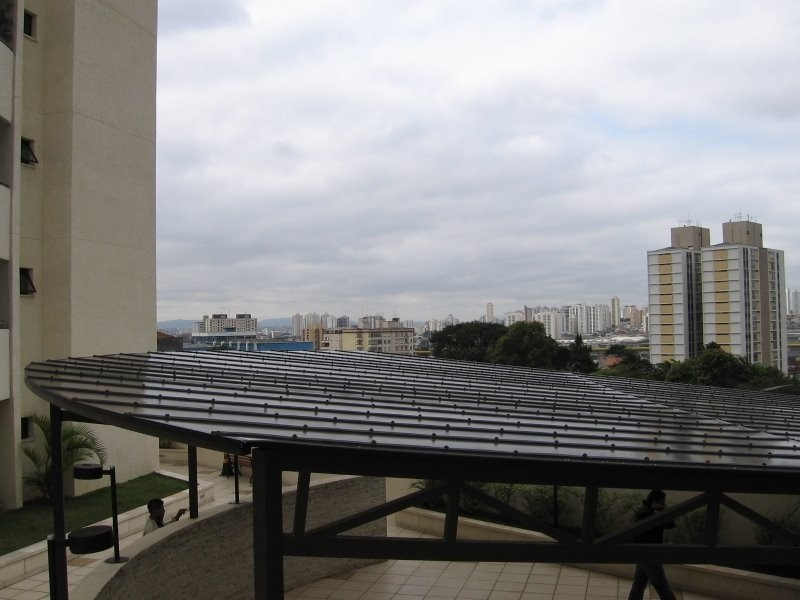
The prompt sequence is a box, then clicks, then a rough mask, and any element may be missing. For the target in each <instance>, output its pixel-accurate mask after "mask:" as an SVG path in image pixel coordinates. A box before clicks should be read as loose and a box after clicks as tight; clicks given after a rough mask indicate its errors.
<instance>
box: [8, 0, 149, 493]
mask: <svg viewBox="0 0 800 600" xmlns="http://www.w3.org/2000/svg"><path fill="white" fill-rule="evenodd" d="M3 5H4V6H5V7H6V9H5V10H6V11H7V14H8V21H9V25H8V27H4V28H3V32H2V39H1V40H0V42H2V43H0V457H2V460H3V463H4V465H5V467H4V469H2V471H1V472H0V504H2V506H3V507H4V508H6V509H10V508H15V507H18V506H20V505H21V504H22V501H23V497H24V494H25V490H24V489H23V486H22V483H21V479H22V476H23V474H24V473H26V472H27V471H28V470H30V469H31V465H30V463H29V461H28V460H27V458H25V457H24V456H23V455H22V453H21V451H20V448H21V447H22V446H23V445H28V444H31V445H38V444H41V440H40V439H38V437H37V434H36V432H34V431H32V428H29V427H28V423H29V421H28V420H27V418H26V417H27V416H28V415H30V414H31V413H34V412H39V413H45V414H47V413H48V405H47V403H45V402H44V401H42V400H40V399H39V398H37V397H36V396H34V395H33V394H32V393H31V392H30V391H29V390H28V389H27V388H26V387H25V384H24V381H23V371H24V368H25V365H27V364H28V363H29V362H31V361H38V360H45V359H51V358H63V357H68V356H87V355H94V354H108V353H117V352H145V351H149V350H154V349H155V348H156V293H155V289H156V287H155V284H156V278H155V232H156V228H155V177H156V169H155V156H156V155H155V151H156V21H157V2H156V1H155V0H142V1H140V2H129V1H128V0H104V1H103V2H79V1H77V0H59V1H58V2H47V1H45V0H26V1H25V2H22V1H21V0H6V1H5V2H3ZM94 429H95V431H96V432H97V433H98V435H99V436H100V438H101V439H103V440H104V441H105V444H106V446H107V447H108V450H109V464H110V465H114V466H115V467H116V471H117V477H118V478H119V479H120V480H125V479H128V478H130V477H133V476H137V475H140V474H143V473H147V472H149V471H152V470H153V469H155V468H157V465H158V443H157V440H156V439H154V438H148V437H145V436H140V435H137V434H133V433H130V432H125V431H122V430H118V429H113V430H111V429H109V428H107V427H103V426H94ZM23 435H25V437H23ZM131 449H135V451H131ZM83 485H88V484H85V482H79V484H77V485H76V484H74V482H72V481H67V482H66V489H67V492H68V493H70V492H76V491H77V492H80V491H83V490H82V489H81V486H83ZM75 488H77V489H75Z"/></svg>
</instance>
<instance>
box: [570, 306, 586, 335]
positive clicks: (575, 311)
mask: <svg viewBox="0 0 800 600" xmlns="http://www.w3.org/2000/svg"><path fill="white" fill-rule="evenodd" d="M586 332H587V329H586V305H585V304H573V305H572V306H570V307H569V331H568V333H569V334H570V335H573V336H574V335H584V334H585V333H586Z"/></svg>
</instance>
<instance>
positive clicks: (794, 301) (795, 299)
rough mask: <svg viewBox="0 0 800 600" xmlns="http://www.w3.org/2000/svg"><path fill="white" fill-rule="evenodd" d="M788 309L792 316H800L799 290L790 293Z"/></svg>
mask: <svg viewBox="0 0 800 600" xmlns="http://www.w3.org/2000/svg"><path fill="white" fill-rule="evenodd" d="M790 308H791V312H792V314H793V315H800V290H794V291H793V292H792V295H791V305H790Z"/></svg>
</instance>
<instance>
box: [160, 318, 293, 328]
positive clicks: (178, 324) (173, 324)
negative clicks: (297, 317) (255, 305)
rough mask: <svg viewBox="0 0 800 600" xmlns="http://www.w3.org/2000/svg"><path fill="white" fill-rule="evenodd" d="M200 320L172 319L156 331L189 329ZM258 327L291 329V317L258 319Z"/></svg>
mask: <svg viewBox="0 0 800 600" xmlns="http://www.w3.org/2000/svg"><path fill="white" fill-rule="evenodd" d="M201 320H202V319H192V320H189V319H173V320H172V321H159V322H158V323H156V326H157V327H158V329H191V328H192V325H194V324H195V323H197V322H198V321H201ZM258 326H259V327H260V328H263V327H271V328H274V327H291V326H292V318H291V317H281V318H278V319H259V320H258Z"/></svg>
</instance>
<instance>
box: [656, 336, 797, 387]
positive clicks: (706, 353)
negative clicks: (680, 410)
mask: <svg viewBox="0 0 800 600" xmlns="http://www.w3.org/2000/svg"><path fill="white" fill-rule="evenodd" d="M658 366H659V367H661V368H662V369H661V370H662V371H663V372H665V376H664V379H665V380H666V381H678V382H682V383H694V384H698V385H711V386H716V387H727V388H740V389H749V390H765V389H770V388H779V389H776V390H775V391H779V392H781V393H786V394H798V393H800V385H799V384H798V383H797V382H796V381H795V380H793V379H791V378H789V377H787V376H786V375H785V374H784V373H783V372H781V371H780V370H779V369H776V368H775V367H767V366H764V365H753V364H750V363H748V362H747V361H746V360H745V359H743V358H742V357H740V356H736V355H733V354H730V353H729V352H725V350H723V349H722V348H721V347H720V346H719V345H718V344H715V343H714V342H711V343H710V344H708V345H706V347H705V349H704V350H703V351H702V352H701V353H700V354H699V355H697V356H694V357H692V358H689V359H687V360H684V361H675V362H670V363H667V365H666V366H665V365H658Z"/></svg>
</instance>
